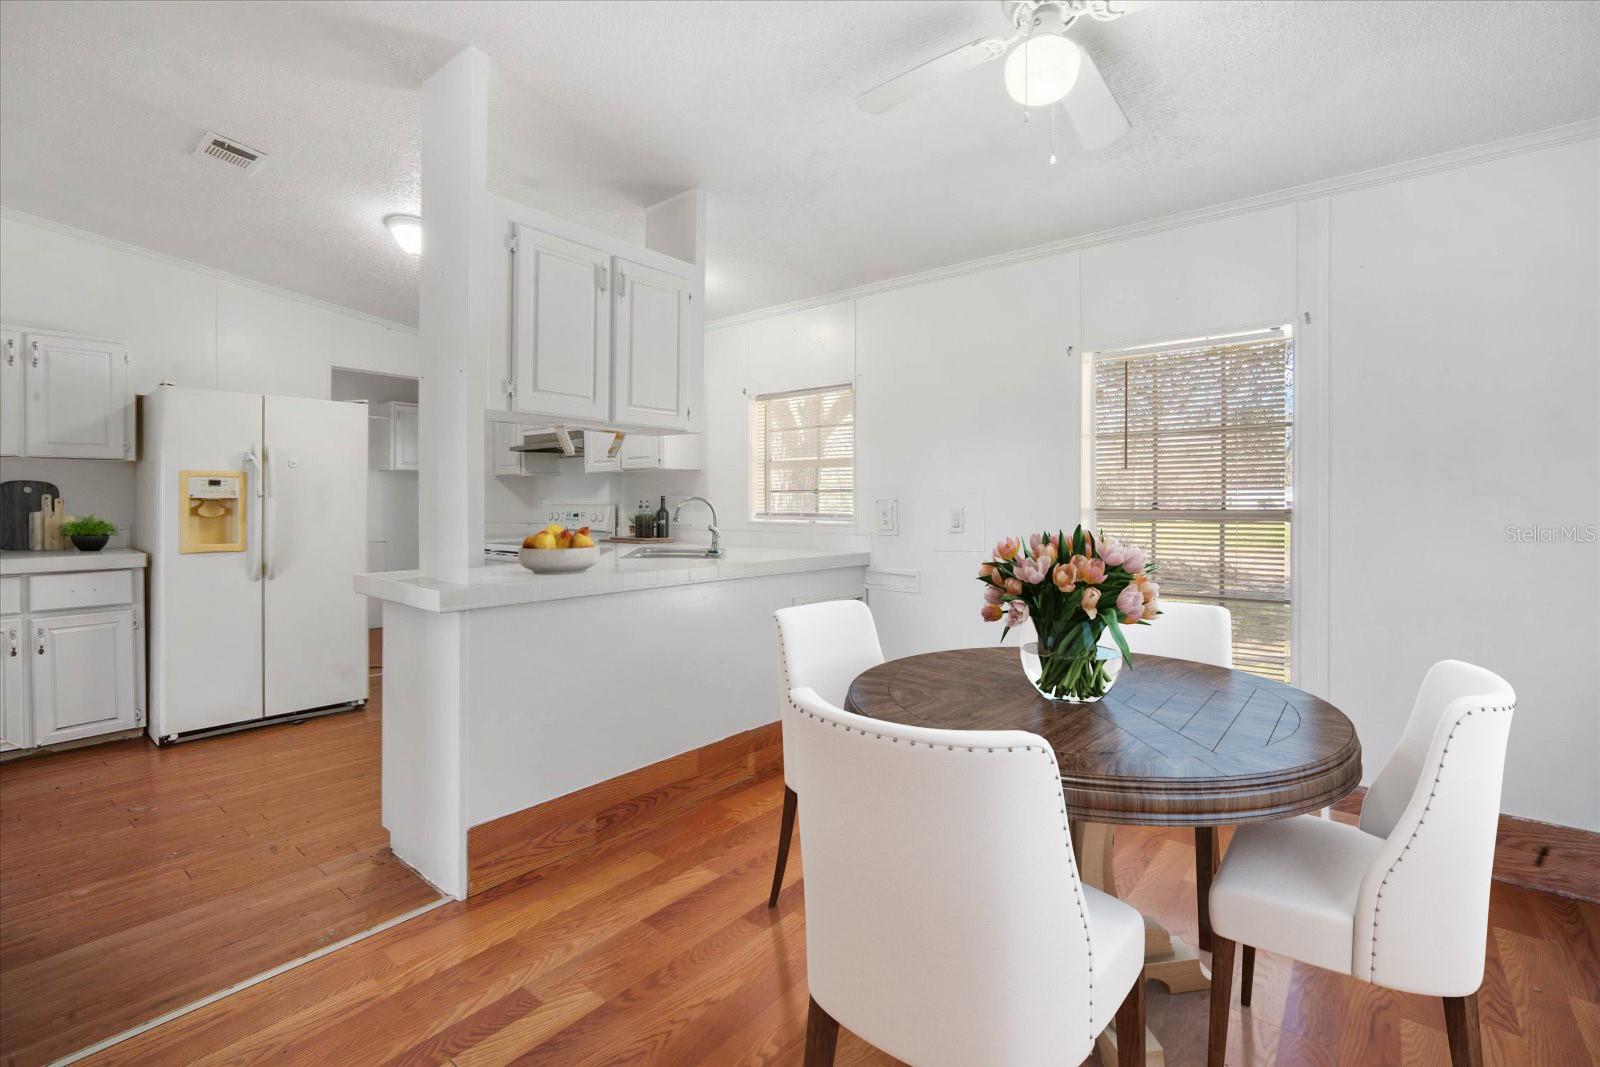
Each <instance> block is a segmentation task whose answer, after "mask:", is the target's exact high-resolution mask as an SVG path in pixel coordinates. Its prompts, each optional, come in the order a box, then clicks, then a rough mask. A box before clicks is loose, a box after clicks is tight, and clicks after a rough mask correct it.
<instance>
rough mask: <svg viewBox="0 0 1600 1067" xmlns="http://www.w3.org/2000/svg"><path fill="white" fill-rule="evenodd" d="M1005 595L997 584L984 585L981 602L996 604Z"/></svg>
mask: <svg viewBox="0 0 1600 1067" xmlns="http://www.w3.org/2000/svg"><path fill="white" fill-rule="evenodd" d="M1005 597H1006V595H1005V594H1004V593H1002V592H1001V591H1000V587H999V586H995V585H986V586H984V587H983V602H984V603H985V604H998V603H1000V602H1001V601H1002V600H1004V599H1005Z"/></svg>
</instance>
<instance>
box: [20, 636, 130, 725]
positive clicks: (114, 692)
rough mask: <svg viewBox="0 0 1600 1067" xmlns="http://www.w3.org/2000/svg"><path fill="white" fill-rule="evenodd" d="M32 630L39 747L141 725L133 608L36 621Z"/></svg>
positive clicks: (34, 709) (35, 709)
mask: <svg viewBox="0 0 1600 1067" xmlns="http://www.w3.org/2000/svg"><path fill="white" fill-rule="evenodd" d="M29 630H30V634H29V642H30V644H31V645H32V652H33V656H32V671H33V686H32V689H33V743H34V744H35V745H53V744H56V743H58V742H61V741H75V740H77V739H78V738H81V737H91V736H93V735H95V734H103V733H109V732H111V731H114V730H129V729H133V728H134V727H136V726H138V725H139V721H138V711H137V700H136V698H135V693H136V686H137V668H136V665H135V661H134V655H135V650H136V648H137V647H138V642H137V641H136V640H135V636H134V614H133V609H132V608H127V607H125V608H112V609H109V610H104V611H85V612H74V613H72V614H64V615H35V616H32V617H30V619H29Z"/></svg>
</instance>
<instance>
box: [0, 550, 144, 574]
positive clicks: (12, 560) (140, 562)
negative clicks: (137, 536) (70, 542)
mask: <svg viewBox="0 0 1600 1067" xmlns="http://www.w3.org/2000/svg"><path fill="white" fill-rule="evenodd" d="M149 565H150V557H149V556H147V555H145V554H144V553H143V552H140V551H139V550H138V549H136V548H102V549H101V550H100V551H98V552H79V551H78V550H77V549H75V548H69V549H66V550H65V551H61V552H0V577H3V578H9V577H11V576H12V575H17V574H61V573H64V572H67V571H127V570H138V569H140V568H141V567H148V566H149Z"/></svg>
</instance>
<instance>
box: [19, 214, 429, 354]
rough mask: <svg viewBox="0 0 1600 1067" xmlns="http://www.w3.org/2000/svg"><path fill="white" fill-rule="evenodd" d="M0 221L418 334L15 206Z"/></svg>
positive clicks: (410, 328)
mask: <svg viewBox="0 0 1600 1067" xmlns="http://www.w3.org/2000/svg"><path fill="white" fill-rule="evenodd" d="M0 221H4V222H22V223H26V224H28V225H30V226H37V227H39V228H40V229H41V230H49V231H50V232H51V233H57V234H61V235H62V236H63V237H76V238H77V239H78V240H80V241H87V242H89V243H90V244H96V245H100V246H101V247H103V248H110V249H113V250H115V251H117V252H126V253H127V254H128V255H132V256H140V257H142V258H144V259H151V260H154V261H155V262H157V263H161V264H164V265H165V266H168V267H175V268H177V269H179V270H186V271H189V272H190V273H192V274H202V275H204V276H206V277H208V278H215V279H217V280H218V281H224V282H232V283H233V284H234V285H242V286H244V287H245V288H247V289H255V290H258V291H260V292H263V293H270V294H272V295H273V296H278V297H282V298H283V299H285V300H293V301H295V302H296V303H300V304H309V305H310V306H312V307H314V308H321V309H322V310H324V311H331V312H333V313H334V314H336V315H344V316H345V317H347V318H352V319H360V320H362V321H363V322H370V323H372V324H373V325H374V326H382V327H384V328H385V329H389V330H399V331H400V332H401V333H409V334H415V333H416V332H417V328H416V327H415V326H407V325H406V324H405V323H403V322H395V321H393V320H392V319H384V318H379V317H378V316H377V315H369V314H368V313H367V312H365V311H357V310H356V309H355V308H348V307H345V306H344V305H342V304H334V303H330V302H329V301H327V300H318V299H317V298H316V297H314V296H307V295H306V294H304V293H297V292H295V291H294V290H292V289H280V288H278V287H277V286H276V285H268V284H267V283H266V282H258V281H256V280H255V279H254V278H246V277H243V276H242V275H238V274H230V273H228V272H227V271H225V270H218V269H216V268H215V267H208V266H206V265H205V264H203V263H196V262H194V261H193V260H191V259H179V258H178V257H177V256H169V255H167V254H166V253H165V252H157V251H156V250H155V249H153V248H145V247H144V246H143V245H135V244H129V243H128V242H126V241H119V240H117V239H116V238H115V237H107V236H106V235H105V234H101V233H95V232H93V231H91V230H80V229H78V228H77V227H76V226H68V225H67V224H66V223H64V222H57V221H56V220H54V219H47V218H45V217H43V216H42V215H30V214H28V213H27V212H26V211H19V210H17V209H16V208H14V207H6V206H4V205H0Z"/></svg>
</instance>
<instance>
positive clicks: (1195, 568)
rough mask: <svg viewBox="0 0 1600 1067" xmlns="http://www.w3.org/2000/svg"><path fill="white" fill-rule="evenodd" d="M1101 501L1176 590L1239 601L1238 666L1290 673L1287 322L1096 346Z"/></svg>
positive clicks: (1108, 524)
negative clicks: (1115, 348) (1138, 344)
mask: <svg viewBox="0 0 1600 1067" xmlns="http://www.w3.org/2000/svg"><path fill="white" fill-rule="evenodd" d="M1093 433H1094V446H1093V471H1092V484H1093V486H1094V509H1095V517H1096V521H1097V522H1098V523H1099V525H1100V528H1101V529H1102V530H1104V531H1105V532H1107V533H1109V534H1111V535H1112V536H1114V537H1116V538H1118V539H1119V540H1124V541H1131V542H1133V543H1135V544H1139V545H1143V546H1144V547H1146V548H1148V549H1149V550H1150V557H1151V560H1152V561H1153V564H1154V566H1155V567H1156V568H1157V572H1156V579H1157V581H1158V582H1159V583H1160V584H1161V594H1162V596H1163V597H1171V598H1173V599H1175V600H1187V601H1194V602H1197V603H1204V604H1220V605H1222V606H1223V607H1225V608H1227V609H1228V610H1229V611H1231V612H1232V613H1233V662H1234V666H1235V667H1237V668H1239V669H1241V670H1247V671H1253V672H1254V673H1256V674H1261V675H1265V676H1266V677H1269V678H1277V679H1279V680H1281V681H1288V680H1289V674H1290V663H1291V659H1290V648H1289V638H1290V607H1289V605H1290V591H1291V585H1290V581H1289V539H1290V530H1291V527H1292V525H1293V520H1294V484H1293V473H1294V462H1293V452H1294V341H1293V339H1292V338H1291V337H1290V336H1289V335H1288V331H1286V330H1269V331H1264V332H1260V333H1255V334H1249V335H1242V336H1237V337H1228V338H1209V339H1206V340H1203V341H1189V342H1179V343H1175V344H1172V345H1167V346H1163V347H1159V348H1143V349H1134V350H1130V351H1126V352H1111V353H1102V354H1099V355H1097V356H1096V357H1095V360H1094V404H1093Z"/></svg>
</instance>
